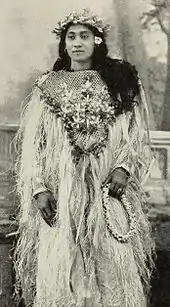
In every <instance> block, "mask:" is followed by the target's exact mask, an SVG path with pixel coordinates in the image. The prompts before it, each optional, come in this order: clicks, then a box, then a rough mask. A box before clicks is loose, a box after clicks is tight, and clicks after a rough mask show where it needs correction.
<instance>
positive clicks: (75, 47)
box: [65, 24, 94, 62]
mask: <svg viewBox="0 0 170 307" xmlns="http://www.w3.org/2000/svg"><path fill="white" fill-rule="evenodd" d="M65 47H66V49H67V53H68V55H69V57H70V58H71V60H72V61H76V62H87V61H88V60H90V59H91V57H92V55H93V51H94V34H93V33H92V31H90V30H89V29H88V28H87V27H86V26H84V25H80V24H77V25H71V26H70V27H69V29H68V31H67V34H66V39H65Z"/></svg>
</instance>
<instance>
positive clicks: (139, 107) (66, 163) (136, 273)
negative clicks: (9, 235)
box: [15, 10, 154, 307]
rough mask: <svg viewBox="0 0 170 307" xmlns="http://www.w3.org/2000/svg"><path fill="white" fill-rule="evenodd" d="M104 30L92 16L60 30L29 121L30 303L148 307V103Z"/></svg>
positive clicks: (24, 251) (23, 193) (25, 283)
mask: <svg viewBox="0 0 170 307" xmlns="http://www.w3.org/2000/svg"><path fill="white" fill-rule="evenodd" d="M107 31H108V26H107V25H105V24H104V22H103V20H101V19H99V18H98V17H96V16H94V15H92V14H91V13H90V12H89V11H87V10H84V11H83V12H82V13H81V14H79V13H72V14H70V15H69V16H67V17H66V18H65V19H64V20H63V21H61V22H59V23H58V26H57V27H56V28H55V29H54V31H53V32H54V33H55V34H56V35H57V37H59V38H60V42H59V55H60V58H59V59H58V60H57V61H56V63H55V65H54V68H53V70H52V71H50V72H48V73H46V74H44V75H43V76H42V77H41V78H39V79H38V80H37V82H36V83H35V86H34V88H33V91H32V96H31V99H30V101H29V103H28V105H27V107H26V109H25V112H24V115H23V118H22V122H21V125H20V129H19V132H18V137H19V141H20V142H21V152H20V156H19V158H18V163H17V168H16V169H17V183H18V184H17V188H18V193H19V195H20V215H19V233H20V235H19V240H18V243H17V247H16V251H15V260H16V261H15V268H16V290H19V289H20V287H21V289H22V294H23V297H24V299H25V302H26V306H34V307H54V306H55V307H69V306H70V307H73V306H74V307H80V306H81V307H85V306H86V307H87V306H88V307H92V306H93V307H99V306H102V307H145V306H147V294H148V289H149V280H150V274H151V267H152V252H153V249H154V245H153V243H152V240H151V237H150V226H149V223H148V221H147V217H146V215H145V212H144V211H145V210H144V209H145V206H144V201H145V199H144V193H143V190H142V186H141V183H142V182H143V181H144V179H145V178H146V174H147V172H148V169H149V166H150V157H151V154H150V151H149V150H148V147H147V146H146V141H147V133H146V130H147V123H146V120H147V110H146V103H145V101H144V94H143V90H142V87H141V83H140V80H139V78H138V74H137V72H136V69H135V67H134V66H132V65H130V64H129V63H127V62H125V61H122V60H116V59H111V58H109V57H108V56H107V53H108V50H107V46H106V42H105V37H106V35H107Z"/></svg>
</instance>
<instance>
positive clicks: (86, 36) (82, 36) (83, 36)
mask: <svg viewBox="0 0 170 307" xmlns="http://www.w3.org/2000/svg"><path fill="white" fill-rule="evenodd" d="M88 37H89V36H88V34H82V35H81V38H82V39H87V38H88Z"/></svg>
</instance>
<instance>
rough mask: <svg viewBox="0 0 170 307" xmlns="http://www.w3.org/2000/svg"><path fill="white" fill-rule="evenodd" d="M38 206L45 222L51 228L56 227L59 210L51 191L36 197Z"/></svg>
mask: <svg viewBox="0 0 170 307" xmlns="http://www.w3.org/2000/svg"><path fill="white" fill-rule="evenodd" d="M35 198H36V200H37V206H38V209H39V210H40V213H41V216H42V218H43V219H44V221H45V222H46V223H47V224H48V225H49V226H50V227H52V226H54V223H55V216H56V210H57V202H56V200H55V198H54V196H53V195H52V193H51V192H50V191H45V192H42V193H39V194H37V195H36V197H35Z"/></svg>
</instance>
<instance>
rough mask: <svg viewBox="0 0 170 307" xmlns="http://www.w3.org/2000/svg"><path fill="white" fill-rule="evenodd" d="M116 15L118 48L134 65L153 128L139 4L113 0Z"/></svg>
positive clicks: (153, 122) (125, 0)
mask: <svg viewBox="0 0 170 307" xmlns="http://www.w3.org/2000/svg"><path fill="white" fill-rule="evenodd" d="M113 6H114V10H115V12H116V14H115V15H116V17H117V25H118V41H119V46H120V47H119V49H120V51H121V53H122V57H123V59H125V60H127V61H129V62H130V63H132V64H134V65H136V67H137V70H138V71H139V74H140V76H141V80H142V83H143V85H144V88H145V93H146V98H147V102H148V110H149V115H150V129H152V130H155V128H156V127H155V120H154V115H153V110H152V105H151V101H150V99H149V84H148V82H149V81H148V75H147V74H148V72H147V66H146V58H147V55H146V50H145V46H144V43H143V39H142V29H141V24H140V5H139V1H136V0H128V1H127V0H118V1H117V0H113Z"/></svg>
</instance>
